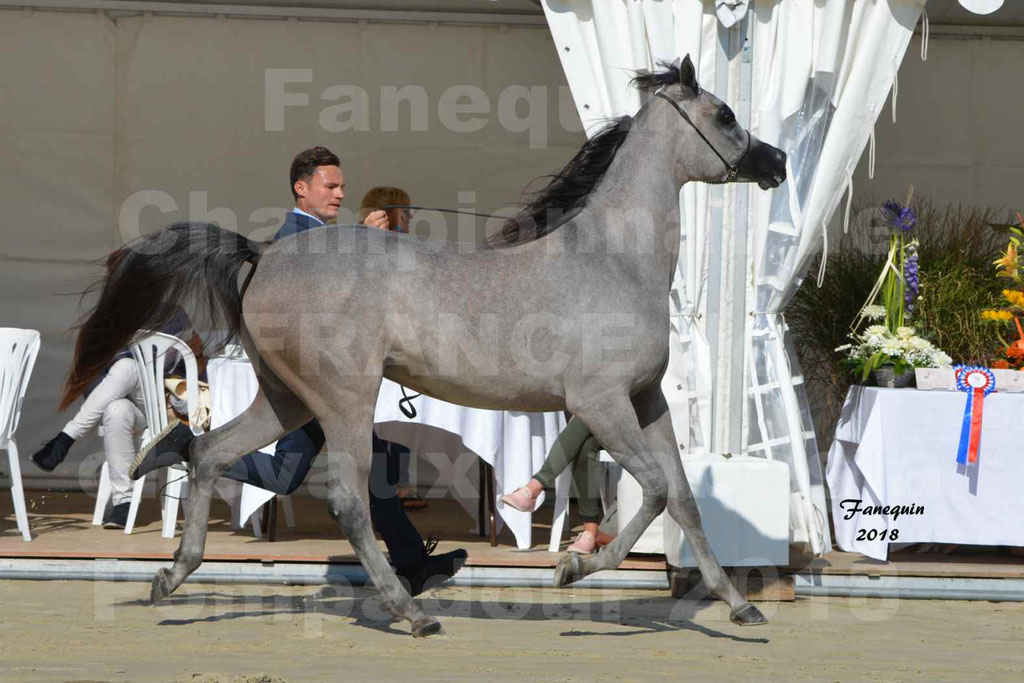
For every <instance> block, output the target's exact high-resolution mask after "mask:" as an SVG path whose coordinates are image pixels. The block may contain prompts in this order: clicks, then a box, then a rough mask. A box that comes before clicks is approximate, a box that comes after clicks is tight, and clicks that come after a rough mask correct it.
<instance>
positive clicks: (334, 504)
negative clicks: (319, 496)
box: [327, 487, 361, 524]
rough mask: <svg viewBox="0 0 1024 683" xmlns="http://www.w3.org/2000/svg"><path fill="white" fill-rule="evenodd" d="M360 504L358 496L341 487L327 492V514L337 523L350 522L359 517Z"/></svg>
mask: <svg viewBox="0 0 1024 683" xmlns="http://www.w3.org/2000/svg"><path fill="white" fill-rule="evenodd" d="M360 512H361V506H360V501H359V496H356V495H354V494H351V493H349V492H347V491H345V490H344V489H343V488H340V487H339V488H337V489H331V490H329V491H328V493H327V514H329V515H330V516H331V519H333V520H334V521H335V522H337V523H339V524H352V523H355V522H356V520H357V519H358V518H359V516H360Z"/></svg>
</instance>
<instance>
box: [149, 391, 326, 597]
mask: <svg viewBox="0 0 1024 683" xmlns="http://www.w3.org/2000/svg"><path fill="white" fill-rule="evenodd" d="M268 395H269V396H270V397H271V398H268ZM311 417H312V414H311V413H310V412H309V409H308V408H306V406H305V405H304V404H303V403H302V401H300V400H299V399H298V398H297V397H296V396H295V395H294V394H292V393H291V391H289V390H288V389H287V388H286V387H285V386H284V385H283V384H280V382H279V381H278V380H277V378H276V377H271V376H270V375H269V374H265V375H263V376H262V377H261V380H260V390H259V392H257V394H256V398H255V399H253V402H252V405H250V406H249V408H248V409H247V410H246V411H245V412H243V413H242V414H241V415H239V416H238V417H236V418H235V419H234V420H232V421H231V422H229V423H227V424H226V425H223V426H221V427H218V428H217V429H214V430H213V431H211V432H207V433H206V434H201V435H199V436H197V437H196V438H195V440H193V441H192V443H191V445H190V454H189V467H188V471H189V497H188V502H187V503H186V504H185V526H184V528H183V529H182V532H181V542H180V543H179V544H178V550H177V551H175V553H174V564H173V565H172V566H171V567H170V569H161V570H160V571H158V572H157V574H156V576H155V577H154V578H153V585H152V588H151V590H150V600H151V601H152V602H154V603H156V602H158V601H159V600H161V599H163V598H165V597H167V596H168V595H170V594H171V593H173V592H174V590H175V589H176V588H177V587H178V586H180V585H181V583H182V582H183V581H184V580H185V579H186V578H187V577H188V575H189V574H191V573H192V572H194V571H195V570H196V569H197V568H198V567H199V565H200V564H202V561H203V551H204V548H205V547H206V527H207V524H208V522H209V518H210V499H211V498H212V496H213V485H214V483H215V482H216V481H217V479H218V478H219V477H220V475H221V474H222V473H223V472H224V470H226V469H227V468H228V467H230V466H231V464H232V463H234V462H235V461H236V460H238V459H239V458H241V457H242V455H244V454H245V453H250V452H252V451H254V450H256V449H258V448H262V447H263V446H266V445H267V444H268V443H271V442H273V441H275V440H276V439H279V438H280V437H282V436H284V435H285V434H287V433H288V432H290V431H292V430H293V429H296V428H298V427H300V426H302V425H303V424H305V423H306V422H308V421H309V419H310V418H311Z"/></svg>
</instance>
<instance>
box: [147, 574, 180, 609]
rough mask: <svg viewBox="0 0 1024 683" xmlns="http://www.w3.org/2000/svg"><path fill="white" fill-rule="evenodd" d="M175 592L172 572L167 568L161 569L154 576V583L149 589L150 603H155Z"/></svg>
mask: <svg viewBox="0 0 1024 683" xmlns="http://www.w3.org/2000/svg"><path fill="white" fill-rule="evenodd" d="M173 592H174V588H172V587H171V572H170V571H169V570H167V569H161V570H159V571H158V572H157V573H156V576H154V577H153V585H152V587H151V588H150V589H149V604H151V605H155V604H156V603H158V602H160V601H161V600H163V599H164V598H166V597H167V596H168V595H170V594H171V593H173Z"/></svg>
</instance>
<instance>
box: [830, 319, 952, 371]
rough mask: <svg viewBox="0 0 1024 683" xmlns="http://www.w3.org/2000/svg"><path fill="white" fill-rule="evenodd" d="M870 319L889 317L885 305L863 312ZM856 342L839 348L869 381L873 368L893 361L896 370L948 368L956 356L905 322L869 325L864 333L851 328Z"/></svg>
mask: <svg viewBox="0 0 1024 683" xmlns="http://www.w3.org/2000/svg"><path fill="white" fill-rule="evenodd" d="M862 315H864V316H865V317H866V318H868V319H869V320H888V319H890V318H891V316H888V315H887V314H886V310H885V307H883V306H877V305H872V306H868V307H866V308H865V311H864V313H863V314H862ZM850 339H851V340H852V343H850V344H844V345H843V346H840V347H839V348H837V349H836V351H839V352H845V354H846V356H845V357H844V358H843V361H842V364H843V367H845V368H846V369H847V370H849V371H850V372H851V373H853V374H854V375H855V376H857V377H859V378H860V381H862V382H863V381H865V380H866V379H867V378H868V375H870V374H871V373H872V372H873V371H875V370H878V369H879V368H881V367H883V366H886V365H891V366H892V367H893V373H894V374H896V375H904V374H906V373H907V372H913V370H914V368H948V367H950V364H951V362H952V360H951V359H950V357H949V356H947V355H946V354H945V353H943V352H942V351H941V350H939V349H937V348H936V347H935V346H934V345H933V344H932V343H931V342H930V341H928V340H927V339H924V338H923V337H920V336H918V334H917V330H915V329H914V328H913V327H907V326H902V327H898V328H896V330H895V331H892V330H890V329H889V328H888V327H887V326H886V325H884V324H881V323H876V324H874V325H869V326H868V327H867V328H866V329H865V330H864V332H863V333H858V332H851V333H850Z"/></svg>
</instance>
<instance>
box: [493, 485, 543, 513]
mask: <svg viewBox="0 0 1024 683" xmlns="http://www.w3.org/2000/svg"><path fill="white" fill-rule="evenodd" d="M501 502H502V503H504V504H505V505H510V506H512V507H514V508H515V509H516V510H519V511H520V512H533V510H534V508H535V507H536V506H537V499H536V498H534V497H533V494H532V493H530V489H529V488H527V487H526V486H520V487H519V488H517V489H516V490H515V491H513V492H512V493H506V494H505V495H503V496H502V497H501Z"/></svg>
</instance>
